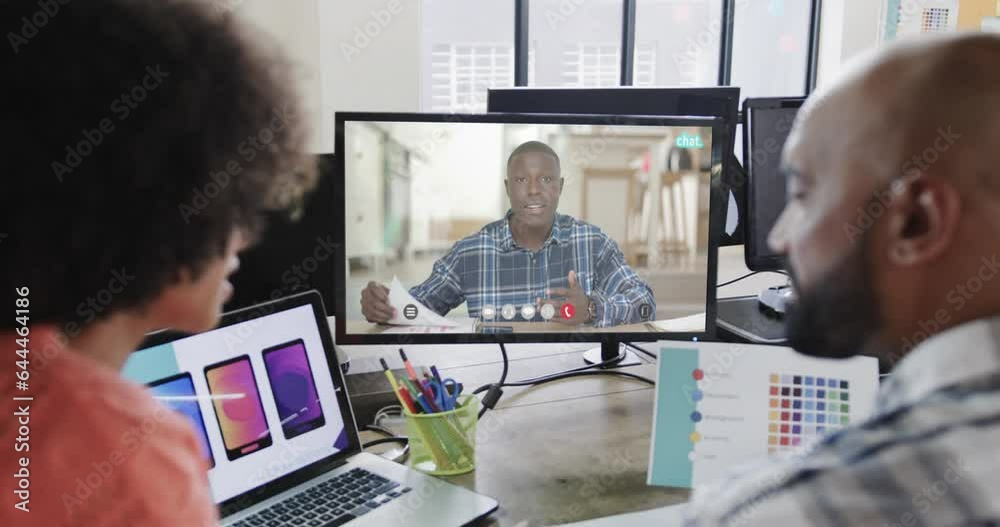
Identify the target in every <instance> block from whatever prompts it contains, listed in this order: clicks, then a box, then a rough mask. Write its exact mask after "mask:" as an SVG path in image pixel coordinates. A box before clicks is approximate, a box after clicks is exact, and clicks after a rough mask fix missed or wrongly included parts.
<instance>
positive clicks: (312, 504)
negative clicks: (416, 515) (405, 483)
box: [232, 468, 411, 527]
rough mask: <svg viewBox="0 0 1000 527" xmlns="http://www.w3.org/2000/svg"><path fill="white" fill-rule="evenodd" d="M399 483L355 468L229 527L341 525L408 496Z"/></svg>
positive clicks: (405, 488)
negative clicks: (404, 495)
mask: <svg viewBox="0 0 1000 527" xmlns="http://www.w3.org/2000/svg"><path fill="white" fill-rule="evenodd" d="M410 490H411V489H410V488H409V487H404V488H400V487H399V483H396V482H395V481H391V480H388V479H386V478H383V477H382V476H379V475H377V474H372V473H371V472H368V471H367V470H364V469H360V468H356V469H353V470H351V471H349V472H345V473H343V474H341V475H339V476H337V477H335V478H332V479H329V480H327V481H324V482H323V483H320V484H319V485H315V486H313V487H309V488H308V489H305V490H303V491H302V492H299V493H298V494H295V495H294V496H290V497H288V498H287V499H285V500H284V501H282V502H281V503H278V504H276V505H272V506H270V507H268V508H266V509H264V510H262V511H260V512H258V513H257V514H254V515H253V516H250V517H249V518H245V519H243V520H240V521H238V522H236V523H234V524H233V526H232V527H260V526H268V527H270V526H286V525H295V526H299V525H303V526H308V527H333V526H336V525H343V524H345V523H347V522H349V521H351V520H353V519H354V518H357V517H358V516H362V515H364V514H366V513H368V512H371V511H372V510H374V509H377V508H379V507H381V506H382V505H385V504H386V503H388V502H390V501H392V500H394V499H396V498H398V497H400V496H402V495H403V494H406V493H407V492H410Z"/></svg>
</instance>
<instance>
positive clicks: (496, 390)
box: [472, 343, 656, 419]
mask: <svg viewBox="0 0 1000 527" xmlns="http://www.w3.org/2000/svg"><path fill="white" fill-rule="evenodd" d="M629 345H630V346H632V347H634V348H636V349H638V350H639V351H641V352H643V353H646V354H647V355H649V356H651V357H653V358H655V357H656V355H655V354H653V353H651V352H649V351H647V350H644V349H642V348H639V347H637V346H635V345H633V344H629ZM500 352H501V353H502V354H503V372H502V373H501V374H500V382H497V383H492V384H486V385H483V386H480V387H479V388H476V389H475V390H473V391H472V394H473V395H478V394H480V393H482V392H487V393H486V396H485V397H483V408H481V409H480V410H479V419H482V418H483V415H484V414H485V413H486V412H488V411H489V410H491V409H493V407H494V406H496V403H497V401H499V400H500V396H501V395H503V390H502V388H505V387H510V386H535V385H539V384H545V383H547V382H552V381H558V380H560V379H569V378H572V377H582V376H584V375H618V376H622V377H629V378H632V379H636V380H639V381H642V382H645V383H648V384H652V385H655V384H656V382H655V381H653V380H652V379H649V378H646V377H643V376H641V375H636V374H634V373H628V372H624V371H621V370H602V369H600V368H603V367H605V366H611V365H612V364H615V363H616V362H618V360H619V359H618V357H614V358H611V359H608V360H606V361H603V362H599V363H597V364H588V365H586V366H580V367H579V368H573V369H570V370H566V371H561V372H558V373H550V374H548V375H542V376H539V377H533V378H530V379H524V380H520V381H515V382H506V379H507V372H508V367H509V362H510V361H509V360H508V358H507V349H506V348H505V347H504V345H503V344H502V343H501V344H500ZM591 370H596V371H591Z"/></svg>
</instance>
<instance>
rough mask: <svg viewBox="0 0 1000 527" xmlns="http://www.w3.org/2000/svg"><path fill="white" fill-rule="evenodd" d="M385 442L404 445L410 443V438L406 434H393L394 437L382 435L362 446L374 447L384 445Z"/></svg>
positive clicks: (364, 447)
mask: <svg viewBox="0 0 1000 527" xmlns="http://www.w3.org/2000/svg"><path fill="white" fill-rule="evenodd" d="M385 443H400V444H404V445H409V444H410V438H409V437H406V436H392V437H380V438H378V439H373V440H371V441H369V442H367V443H364V444H362V445H361V448H363V449H366V448H369V447H373V446H375V445H382V444H385Z"/></svg>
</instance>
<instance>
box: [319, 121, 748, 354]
mask: <svg viewBox="0 0 1000 527" xmlns="http://www.w3.org/2000/svg"><path fill="white" fill-rule="evenodd" d="M729 125H730V123H727V122H725V119H722V118H676V117H622V116H608V115H544V114H531V115H524V114H480V115H450V114H393V113H338V114H337V115H336V124H335V130H336V149H337V152H338V158H337V161H338V165H337V174H338V178H337V179H338V185H336V198H335V200H334V202H333V207H334V209H335V210H337V211H342V215H338V216H337V217H338V218H339V223H338V224H337V225H336V230H337V232H338V236H339V238H338V239H339V241H341V242H342V243H340V244H338V247H339V252H338V255H337V262H338V266H341V265H342V267H341V268H338V272H337V276H336V289H337V294H336V295H335V309H334V312H335V315H336V335H337V337H336V338H337V343H338V344H389V343H399V342H408V343H414V344H420V343H446V342H484V341H486V342H496V341H500V342H543V341H567V340H575V341H584V342H586V341H594V342H601V343H602V346H601V349H602V354H601V356H602V357H607V358H614V357H615V356H616V355H618V354H619V346H618V343H619V342H622V341H624V342H628V341H653V340H659V339H665V338H676V339H697V338H707V337H711V336H713V334H714V330H715V279H716V276H715V274H716V273H715V270H716V252H717V251H716V249H717V243H718V236H719V233H720V232H721V228H720V227H721V224H719V223H718V221H717V218H718V215H717V214H713V211H717V210H718V209H719V207H720V206H721V203H720V200H719V196H718V195H717V194H716V193H713V192H711V191H710V186H711V183H712V181H713V180H716V179H717V178H719V177H720V175H721V170H722V158H723V152H724V151H725V146H724V145H728V144H729V143H730V139H729V137H728V135H727V134H728V130H729V129H730V126H729ZM678 158H680V159H682V160H683V161H682V162H673V163H672V162H669V161H668V160H670V159H678ZM373 298H375V300H373ZM386 304H389V305H388V306H386ZM373 321H375V322H377V323H373Z"/></svg>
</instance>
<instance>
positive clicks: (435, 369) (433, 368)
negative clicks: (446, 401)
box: [431, 364, 443, 384]
mask: <svg viewBox="0 0 1000 527" xmlns="http://www.w3.org/2000/svg"><path fill="white" fill-rule="evenodd" d="M431 373H433V374H434V378H435V379H437V382H438V384H443V383H442V382H441V374H440V373H438V369H437V366H434V365H433V364H431Z"/></svg>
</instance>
